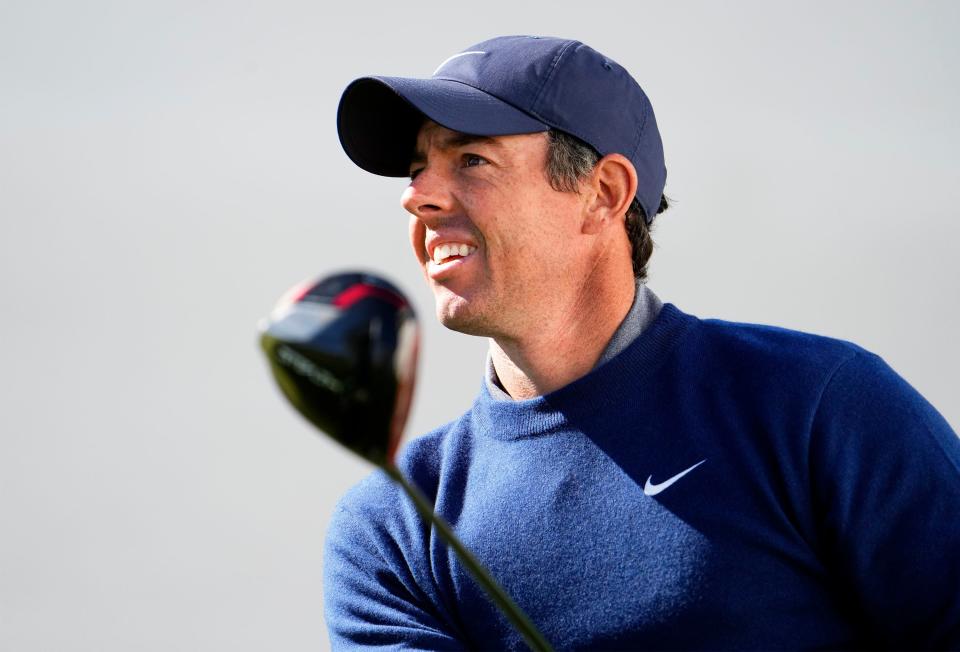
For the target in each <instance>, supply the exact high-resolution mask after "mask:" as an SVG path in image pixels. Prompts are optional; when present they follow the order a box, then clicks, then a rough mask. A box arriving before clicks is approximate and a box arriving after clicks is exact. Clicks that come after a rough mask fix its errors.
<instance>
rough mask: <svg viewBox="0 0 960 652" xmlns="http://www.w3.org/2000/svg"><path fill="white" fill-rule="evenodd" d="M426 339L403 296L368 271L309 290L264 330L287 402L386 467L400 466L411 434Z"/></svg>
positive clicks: (294, 293) (292, 293) (302, 287)
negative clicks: (401, 448)
mask: <svg viewBox="0 0 960 652" xmlns="http://www.w3.org/2000/svg"><path fill="white" fill-rule="evenodd" d="M418 339H419V334H418V329H417V322H416V317H415V315H414V312H413V308H412V307H411V305H410V302H409V301H408V300H407V298H406V297H405V296H404V295H403V293H402V292H400V290H398V289H397V288H396V287H395V286H394V285H393V284H391V283H390V282H388V281H386V280H385V279H383V278H381V277H379V276H376V275H374V274H370V273H364V272H347V273H340V274H333V275H331V276H327V277H325V278H321V279H318V280H312V281H307V282H304V283H301V284H299V285H297V286H295V287H293V288H292V289H291V290H289V291H288V292H287V293H286V294H285V295H284V296H283V298H281V300H280V301H279V302H278V304H277V306H276V308H274V310H273V312H272V313H271V314H270V316H269V317H268V318H267V319H265V320H263V321H262V322H261V324H260V345H261V347H262V349H263V351H264V353H265V354H266V356H267V360H268V361H269V363H270V370H271V371H272V372H273V377H274V379H275V380H276V381H277V384H278V385H279V386H280V389H281V391H282V392H283V394H284V396H286V398H287V399H288V400H289V401H290V403H291V404H292V405H293V406H294V407H295V408H296V409H297V410H298V411H299V412H300V414H302V415H303V416H304V417H306V419H307V420H308V421H310V422H311V423H312V424H313V425H315V426H316V427H317V428H319V429H320V430H322V431H323V432H324V433H326V434H327V435H329V436H330V437H332V438H333V439H335V440H336V441H338V442H340V443H341V444H343V445H344V446H346V447H347V448H349V449H350V450H352V451H353V452H355V453H357V454H358V455H360V456H361V457H363V458H365V459H367V460H369V461H371V462H373V463H374V464H377V465H379V466H383V465H385V464H390V463H392V462H393V458H394V455H395V454H396V450H397V446H398V444H399V442H400V438H401V436H402V434H403V427H404V425H405V424H406V420H407V414H408V412H409V409H410V402H411V399H412V397H413V386H414V381H415V376H416V366H417V350H418Z"/></svg>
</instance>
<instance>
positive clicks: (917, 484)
mask: <svg viewBox="0 0 960 652" xmlns="http://www.w3.org/2000/svg"><path fill="white" fill-rule="evenodd" d="M338 127H339V131H340V138H341V142H342V143H343V146H344V148H345V150H346V151H347V153H348V154H349V156H350V157H351V158H352V159H353V160H354V161H355V162H356V163H357V164H358V165H360V166H361V167H363V168H365V169H367V170H369V171H371V172H374V173H377V174H383V175H392V176H401V175H406V174H409V175H410V177H411V181H410V185H409V187H408V188H407V190H406V191H405V192H404V195H403V199H402V202H403V205H404V207H405V208H406V210H407V211H408V212H409V213H410V215H411V219H410V236H411V245H412V246H413V250H414V253H415V255H416V256H417V258H418V260H419V261H420V263H421V265H422V266H423V268H424V272H425V274H426V277H427V279H428V283H429V285H430V287H431V288H432V290H433V293H434V296H435V300H436V311H437V316H438V318H439V319H440V320H441V322H443V324H444V325H446V326H448V327H449V328H452V329H455V330H458V331H462V332H464V333H468V334H472V335H480V336H485V337H489V338H491V344H490V356H489V360H488V370H487V378H486V379H485V382H484V383H483V386H482V387H481V392H480V395H479V396H478V398H477V400H476V402H475V403H474V405H473V406H472V407H471V409H470V410H469V411H468V412H467V413H466V414H464V415H463V416H462V417H461V418H460V419H458V420H456V421H454V422H453V423H451V424H448V425H446V426H443V427H441V428H439V429H437V430H436V431H434V432H431V433H429V434H427V435H425V436H424V437H421V438H419V439H417V440H415V441H413V442H412V443H411V444H410V445H409V446H408V447H407V448H406V450H405V451H404V453H403V455H402V457H401V459H400V462H399V464H400V466H401V469H402V470H403V472H404V473H405V474H407V475H408V477H410V478H412V479H413V481H414V482H415V483H416V484H417V485H419V487H420V488H421V489H422V490H423V491H424V493H425V494H426V495H427V496H428V497H429V498H430V499H431V500H433V502H434V504H435V507H436V509H437V511H438V512H439V513H440V514H441V515H442V516H443V517H444V518H446V519H447V520H448V521H449V522H450V523H451V524H453V526H454V527H455V529H456V531H457V533H458V535H459V536H460V537H461V539H462V540H463V541H464V543H466V544H467V546H468V547H470V548H471V549H472V550H473V551H474V552H475V553H476V554H477V556H478V557H479V558H480V559H481V560H482V561H483V562H484V563H485V564H486V565H487V567H488V568H489V569H490V570H491V571H492V573H493V575H494V576H495V577H497V578H498V579H499V581H500V582H501V584H502V585H503V586H504V588H505V589H506V590H507V591H508V593H510V594H511V595H512V596H513V598H514V599H515V600H516V601H517V603H518V604H519V605H520V606H521V607H522V608H523V609H524V610H525V611H526V613H527V614H528V615H529V616H530V617H531V619H532V620H533V621H534V622H535V623H536V624H537V625H538V627H539V628H540V629H541V631H542V632H543V633H544V634H545V636H546V637H547V638H548V639H549V640H550V641H551V642H552V643H553V644H554V645H556V646H558V647H561V648H587V649H651V648H652V649H666V648H688V649H689V648H712V649H718V648H762V649H775V648H852V647H867V646H879V645H883V646H888V645H889V646H895V647H951V646H957V645H960V545H958V544H960V525H958V524H960V441H958V439H957V436H956V434H955V433H954V432H953V431H952V430H951V429H950V427H949V425H948V424H947V423H946V422H945V421H944V420H943V418H942V417H941V416H940V415H939V414H938V413H937V412H936V411H935V410H934V409H933V408H932V407H931V406H930V405H929V404H928V403H927V402H926V401H925V400H924V399H923V398H922V397H921V396H920V395H919V394H917V393H916V391H914V390H913V389H912V388H911V387H910V386H909V385H907V384H906V382H905V381H903V380H902V379H901V378H900V377H899V376H897V375H896V374H895V373H894V372H893V371H892V370H891V369H890V368H889V367H887V365H886V364H884V363H883V361H882V360H881V359H880V358H878V357H876V356H875V355H873V354H870V353H868V352H866V351H864V350H863V349H861V348H859V347H857V346H855V345H853V344H850V343H847V342H841V341H838V340H832V339H828V338H823V337H816V336H812V335H807V334H803V333H797V332H793V331H787V330H783V329H777V328H772V327H763V326H753V325H745V324H734V323H728V322H720V321H716V320H700V319H697V318H695V317H693V316H690V315H687V314H685V313H683V312H682V311H680V310H679V309H678V308H677V307H675V306H673V305H671V304H663V303H662V302H661V301H660V300H659V299H658V298H657V297H656V296H655V295H654V294H653V293H652V292H651V291H650V290H649V289H648V288H647V287H646V286H645V285H644V283H643V278H644V274H645V266H646V261H647V259H648V258H649V254H650V248H651V246H650V240H649V233H648V226H649V223H650V222H651V221H652V220H653V218H654V216H655V215H656V214H657V213H658V212H660V211H661V210H663V209H664V208H665V207H666V202H665V200H664V199H663V188H664V182H665V179H666V170H665V166H664V161H663V149H662V146H661V142H660V136H659V133H658V131H657V126H656V121H655V119H654V116H653V110H652V108H651V106H650V103H649V101H648V100H647V97H646V96H645V95H644V93H643V91H642V90H641V89H640V87H639V86H638V85H637V84H636V82H635V81H634V80H633V79H632V78H631V77H630V75H629V73H627V72H626V71H625V70H624V69H623V68H622V67H620V66H619V65H618V64H616V63H615V62H613V61H611V60H610V59H608V58H606V57H604V56H603V55H601V54H599V53H598V52H596V51H595V50H593V49H591V48H589V47H587V46H585V45H583V44H581V43H578V42H576V41H565V40H561V39H553V38H536V37H523V36H516V37H501V38H495V39H492V40H489V41H485V42H483V43H480V44H477V45H475V46H472V47H470V48H467V50H465V51H463V52H461V53H459V54H456V55H454V56H453V57H450V58H449V59H447V60H446V61H444V62H443V63H442V64H441V65H440V67H439V68H438V69H437V71H436V72H435V73H434V74H433V76H432V77H431V78H430V79H426V80H423V79H420V80H417V79H401V78H386V77H379V78H363V79H360V80H357V81H355V82H354V83H353V84H351V85H350V86H349V87H348V88H347V90H346V91H345V93H344V95H343V98H342V99H341V104H340V110H339V115H338ZM325 564H326V582H325V584H326V588H325V604H326V613H327V620H328V626H329V631H330V637H331V641H332V642H333V645H334V647H336V648H341V647H353V646H384V647H401V648H415V649H431V650H438V649H461V648H464V647H468V648H480V649H521V648H522V647H523V646H522V642H521V640H520V638H519V636H518V635H517V634H516V633H515V632H513V631H512V630H511V629H510V627H509V626H508V624H507V623H506V621H505V619H504V618H502V617H501V616H500V615H499V614H498V613H497V611H496V610H495V609H494V608H493V606H492V605H491V603H490V602H489V601H488V600H487V598H486V597H485V595H484V594H483V593H482V592H481V591H480V589H478V588H477V587H476V585H475V584H474V582H473V581H472V579H471V578H470V577H469V575H467V574H466V572H465V571H464V569H463V568H462V567H461V565H460V564H459V563H458V562H457V560H456V559H455V557H454V556H453V555H452V554H451V552H450V551H449V550H448V549H447V547H446V546H444V545H443V544H442V543H441V542H440V541H438V539H437V538H436V537H435V536H434V535H433V534H432V532H431V531H430V529H429V528H428V527H427V526H426V525H425V524H424V522H423V521H422V520H421V519H419V518H418V517H417V515H416V513H415V511H414V509H413V507H412V506H411V505H409V504H408V503H407V501H406V500H405V499H404V497H403V496H401V495H400V493H399V492H398V491H397V490H396V489H395V488H394V487H393V486H391V483H390V482H389V481H388V480H387V479H385V477H384V476H383V475H382V474H374V475H373V476H371V477H370V478H368V479H367V480H365V481H364V482H363V483H361V484H360V485H358V486H357V487H355V488H354V489H353V490H352V491H351V492H350V493H348V495H347V496H345V497H344V499H343V500H342V501H341V503H340V505H339V507H338V510H337V512H336V514H335V516H334V518H333V521H332V523H331V526H330V534H329V536H328V541H327V548H326V561H325Z"/></svg>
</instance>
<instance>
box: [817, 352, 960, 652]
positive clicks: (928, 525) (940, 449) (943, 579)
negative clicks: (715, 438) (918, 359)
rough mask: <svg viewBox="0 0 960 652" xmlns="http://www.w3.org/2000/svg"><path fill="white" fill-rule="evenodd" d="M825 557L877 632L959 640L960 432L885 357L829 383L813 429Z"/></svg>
mask: <svg viewBox="0 0 960 652" xmlns="http://www.w3.org/2000/svg"><path fill="white" fill-rule="evenodd" d="M810 469H811V478H810V481H811V489H812V492H813V504H814V506H815V507H816V509H817V510H818V514H817V520H818V522H819V528H820V533H821V537H820V540H821V544H822V545H823V550H824V553H825V559H826V560H827V563H828V564H829V565H830V566H831V567H832V570H833V571H834V572H835V573H837V574H838V575H839V577H841V578H842V579H843V581H844V586H843V587H840V588H841V590H842V591H843V592H844V593H848V594H849V597H850V598H851V606H852V608H853V609H855V611H856V617H857V618H858V619H860V620H862V622H863V623H864V626H865V629H866V631H867V633H868V635H870V636H871V637H874V638H875V641H876V644H878V645H882V646H895V647H904V648H906V647H909V648H918V647H924V648H926V647H934V648H950V649H957V648H960V439H958V438H957V434H956V433H955V432H954V431H953V430H952V429H951V427H950V426H949V425H948V424H947V422H946V421H945V420H944V418H943V417H942V416H941V415H940V414H939V413H938V412H937V411H936V410H935V409H934V408H933V407H932V406H931V405H930V404H929V403H928V402H927V401H926V400H925V399H924V398H923V397H922V396H921V395H920V394H919V393H918V392H917V391H916V390H915V389H913V388H912V387H911V386H910V385H909V384H907V382H906V381H904V380H903V379H902V378H901V377H900V376H898V375H897V374H896V373H895V372H894V371H893V370H892V369H891V368H890V367H889V366H887V364H886V363H884V362H883V360H881V359H880V358H879V357H877V356H875V355H873V354H870V353H867V352H865V351H862V350H861V351H858V352H856V353H855V354H853V355H852V356H851V357H850V358H848V359H847V360H846V361H845V362H843V363H842V364H841V365H839V366H838V368H837V369H836V370H835V372H834V373H833V375H832V377H831V378H830V380H829V381H828V382H827V384H826V385H825V387H824V390H823V393H822V396H821V400H820V404H819V407H818V409H817V412H816V415H815V417H814V420H813V424H812V430H811V440H810Z"/></svg>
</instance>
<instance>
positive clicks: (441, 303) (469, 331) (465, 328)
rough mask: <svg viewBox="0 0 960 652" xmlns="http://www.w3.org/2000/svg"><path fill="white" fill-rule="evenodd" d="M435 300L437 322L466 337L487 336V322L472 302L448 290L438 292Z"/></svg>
mask: <svg viewBox="0 0 960 652" xmlns="http://www.w3.org/2000/svg"><path fill="white" fill-rule="evenodd" d="M435 300H436V312H437V321H439V322H440V323H441V324H443V325H444V326H445V327H447V328H449V329H450V330H452V331H457V332H459V333H465V334H466V335H479V336H486V335H487V331H488V330H489V329H488V328H487V327H486V325H485V320H484V319H483V317H482V315H481V314H480V313H479V311H478V310H476V306H473V305H471V302H469V301H467V300H466V299H464V298H463V297H461V296H458V295H455V294H453V293H451V292H449V291H447V290H441V291H440V292H438V293H437V294H436V295H435Z"/></svg>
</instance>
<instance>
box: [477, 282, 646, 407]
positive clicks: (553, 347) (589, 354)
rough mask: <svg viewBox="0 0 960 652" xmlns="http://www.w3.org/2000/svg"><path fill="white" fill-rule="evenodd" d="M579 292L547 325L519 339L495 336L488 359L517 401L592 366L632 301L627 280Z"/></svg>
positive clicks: (631, 286) (632, 292) (549, 389)
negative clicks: (598, 291) (563, 310)
mask: <svg viewBox="0 0 960 652" xmlns="http://www.w3.org/2000/svg"><path fill="white" fill-rule="evenodd" d="M605 290H606V291H605V292H603V293H591V294H588V295H584V296H583V297H582V298H581V301H579V302H577V303H576V304H574V306H573V307H571V308H570V309H568V310H567V311H565V314H564V315H560V316H558V318H557V319H555V320H553V322H552V325H551V326H549V327H547V326H545V327H544V328H542V329H540V330H538V331H537V332H536V333H531V334H530V336H529V337H526V338H524V339H522V340H516V339H510V340H506V339H502V338H495V339H493V340H491V341H490V358H491V360H492V362H493V366H494V369H495V370H496V373H497V377H498V378H499V380H500V383H501V384H502V385H503V388H504V389H505V390H506V391H507V393H508V394H510V396H511V397H513V398H514V399H517V400H522V399H529V398H534V397H536V396H542V395H544V394H548V393H550V392H552V391H555V390H557V389H560V388H561V387H563V386H565V385H568V384H570V383H571V382H573V381H574V380H576V379H578V378H580V377H582V376H585V375H586V374H587V373H589V372H590V370H591V369H593V367H594V366H595V365H596V363H597V360H599V358H600V355H601V354H602V353H603V351H604V349H605V347H606V346H607V343H608V342H609V341H610V338H611V337H613V334H614V332H615V331H616V330H617V328H618V327H619V326H620V324H621V322H622V321H623V319H624V317H626V315H627V313H628V312H629V310H630V306H631V305H632V303H633V300H634V295H635V291H636V286H635V285H634V284H633V282H630V283H624V284H618V285H616V286H614V287H607V288H605Z"/></svg>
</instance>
